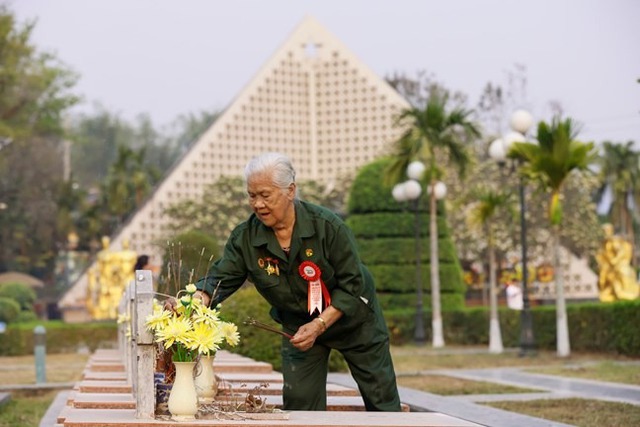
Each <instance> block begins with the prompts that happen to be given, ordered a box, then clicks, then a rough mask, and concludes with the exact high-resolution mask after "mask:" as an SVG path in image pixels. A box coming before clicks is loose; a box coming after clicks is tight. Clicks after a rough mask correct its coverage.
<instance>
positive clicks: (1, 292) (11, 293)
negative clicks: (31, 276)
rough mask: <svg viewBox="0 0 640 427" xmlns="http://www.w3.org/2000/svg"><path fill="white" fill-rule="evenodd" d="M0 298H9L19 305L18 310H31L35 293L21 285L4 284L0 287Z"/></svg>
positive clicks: (26, 286)
mask: <svg viewBox="0 0 640 427" xmlns="http://www.w3.org/2000/svg"><path fill="white" fill-rule="evenodd" d="M0 297H5V298H10V299H12V300H14V301H16V302H17V303H18V304H19V305H20V310H28V311H31V310H33V303H34V302H35V301H36V298H37V296H36V292H35V291H34V290H33V289H31V287H29V286H28V285H25V284H22V283H5V284H4V285H0Z"/></svg>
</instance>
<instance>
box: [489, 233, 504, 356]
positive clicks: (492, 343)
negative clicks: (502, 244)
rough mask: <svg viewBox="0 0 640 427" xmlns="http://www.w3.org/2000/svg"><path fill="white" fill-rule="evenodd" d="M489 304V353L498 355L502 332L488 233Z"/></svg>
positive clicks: (493, 255)
mask: <svg viewBox="0 0 640 427" xmlns="http://www.w3.org/2000/svg"><path fill="white" fill-rule="evenodd" d="M487 250H488V251H489V304H490V310H491V318H490V320H489V353H495V354H500V353H502V351H503V350H504V348H503V346H502V332H501V331H500V319H499V318H498V290H497V289H496V254H495V250H494V249H493V236H492V233H491V231H489V245H488V248H487Z"/></svg>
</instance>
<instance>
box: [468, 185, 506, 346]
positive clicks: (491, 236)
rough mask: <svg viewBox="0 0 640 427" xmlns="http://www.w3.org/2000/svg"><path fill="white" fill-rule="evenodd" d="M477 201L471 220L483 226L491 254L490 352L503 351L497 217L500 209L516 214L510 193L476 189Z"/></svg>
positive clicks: (489, 254) (476, 224) (473, 223)
mask: <svg viewBox="0 0 640 427" xmlns="http://www.w3.org/2000/svg"><path fill="white" fill-rule="evenodd" d="M476 194H477V196H476V197H477V201H476V203H475V204H474V206H473V208H472V209H471V211H470V216H469V221H470V223H471V224H472V225H475V226H478V227H481V228H482V229H483V230H484V231H485V233H486V235H487V252H488V256H489V307H490V308H489V310H490V320H489V352H490V353H502V351H503V350H504V348H503V346H502V333H501V332H500V319H499V317H498V289H497V273H496V272H497V266H496V251H495V228H496V224H495V217H496V215H497V214H498V213H499V211H500V210H506V211H508V212H509V213H511V214H512V216H515V215H514V212H513V206H512V205H511V196H510V194H509V193H503V192H500V191H496V190H493V189H489V188H481V189H478V190H476Z"/></svg>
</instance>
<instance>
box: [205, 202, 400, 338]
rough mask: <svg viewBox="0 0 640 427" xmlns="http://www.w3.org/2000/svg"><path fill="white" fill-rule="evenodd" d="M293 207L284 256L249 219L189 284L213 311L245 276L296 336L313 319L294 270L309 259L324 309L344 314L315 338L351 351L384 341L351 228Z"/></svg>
mask: <svg viewBox="0 0 640 427" xmlns="http://www.w3.org/2000/svg"><path fill="white" fill-rule="evenodd" d="M294 203H295V210H296V221H295V224H294V229H293V235H292V238H291V249H290V253H289V255H288V256H287V255H286V254H285V253H284V251H283V250H282V248H281V247H280V245H279V244H278V241H277V239H276V237H275V234H274V233H273V231H272V230H271V228H269V227H266V226H265V225H264V224H263V223H262V222H261V221H260V220H259V219H258V218H257V217H256V215H255V214H253V215H251V216H250V217H249V219H248V220H247V221H246V222H243V223H242V224H240V225H239V226H237V227H236V228H235V229H234V230H233V232H232V233H231V236H230V237H229V240H228V241H227V244H226V246H225V249H224V253H223V255H222V257H221V258H220V259H219V260H218V261H216V262H215V263H214V264H213V265H212V267H211V269H210V271H209V273H208V275H207V277H205V278H203V279H200V281H198V283H197V284H196V286H197V287H198V288H199V289H204V290H205V291H206V292H207V293H208V294H209V295H213V296H214V297H213V300H212V305H213V306H215V305H217V304H218V303H220V302H222V301H224V300H225V299H226V298H227V297H229V296H230V295H231V294H232V293H233V292H235V291H236V290H237V289H238V288H240V287H241V286H242V284H243V283H244V282H245V280H247V279H248V280H249V281H250V282H252V283H253V284H254V285H255V287H256V289H257V290H258V292H259V293H260V294H261V295H262V296H263V297H264V298H265V299H266V300H267V301H268V302H269V303H270V304H271V306H272V310H271V316H272V317H273V318H274V320H276V321H277V322H278V323H281V324H282V325H283V329H284V330H286V331H288V332H290V333H295V332H296V331H297V329H298V328H299V327H300V326H301V325H303V324H305V323H307V322H309V321H311V320H312V319H313V317H316V316H317V315H318V314H319V313H318V312H317V311H316V312H315V313H313V315H310V314H309V311H308V308H307V293H308V282H307V281H306V280H304V279H303V278H302V276H301V275H300V273H299V271H298V268H299V266H300V264H301V263H302V262H304V261H311V262H313V263H315V264H316V265H317V266H318V267H319V268H320V271H321V278H322V281H323V282H324V284H325V285H326V287H327V289H328V291H329V294H330V295H331V305H332V306H333V307H335V308H337V309H338V310H340V311H341V312H343V316H342V318H341V319H340V320H339V321H338V322H336V323H335V324H334V325H332V327H331V328H329V329H328V330H327V332H325V333H324V334H323V335H321V336H320V337H319V338H318V340H320V341H321V342H325V343H326V344H328V345H330V346H331V347H333V348H338V349H339V347H341V346H340V345H336V344H337V343H338V344H339V342H340V341H341V340H346V341H348V346H352V345H358V344H362V343H371V342H380V341H382V340H385V339H387V338H388V332H387V328H386V324H385V322H384V319H383V317H382V311H381V309H380V307H379V305H378V302H377V299H376V296H375V289H374V284H373V280H372V278H371V276H370V274H369V273H368V271H367V270H366V269H365V267H364V266H363V265H362V262H361V261H360V258H359V256H358V252H357V249H356V244H355V240H354V238H353V235H352V233H351V231H350V230H349V229H348V228H347V226H346V225H345V224H344V222H343V221H342V220H341V219H340V218H339V217H338V216H337V215H336V214H334V213H333V212H331V211H329V210H328V209H325V208H323V207H320V206H316V205H313V204H311V203H307V202H304V201H299V200H296V201H295V202H294ZM218 283H219V285H218ZM216 286H217V289H216V290H215V292H214V289H215V288H216ZM356 330H357V333H355V334H354V333H353V332H356ZM344 344H345V345H346V344H347V343H344Z"/></svg>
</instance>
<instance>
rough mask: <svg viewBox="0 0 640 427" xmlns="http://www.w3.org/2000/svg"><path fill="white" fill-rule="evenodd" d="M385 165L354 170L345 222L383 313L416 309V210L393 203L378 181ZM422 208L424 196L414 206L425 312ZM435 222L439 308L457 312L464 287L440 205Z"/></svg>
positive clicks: (426, 288)
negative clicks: (372, 283) (347, 214)
mask: <svg viewBox="0 0 640 427" xmlns="http://www.w3.org/2000/svg"><path fill="white" fill-rule="evenodd" d="M389 163H390V159H388V158H383V159H379V160H377V161H375V162H373V163H370V164H369V165H366V166H364V167H363V168H362V169H361V170H360V171H359V173H358V175H357V176H356V178H355V180H354V182H353V185H352V187H351V193H350V195H349V216H348V218H347V220H346V222H347V224H348V225H349V227H350V228H351V230H352V231H353V234H354V235H355V238H356V241H357V244H358V250H359V253H360V257H361V258H362V261H363V262H364V263H365V264H366V265H367V266H368V267H369V270H370V271H371V274H372V275H373V277H374V279H375V280H376V286H377V291H378V295H379V299H380V303H381V305H382V307H383V309H384V310H385V311H387V310H396V309H404V308H407V307H415V306H416V246H415V245H416V240H415V235H416V229H415V210H414V209H415V208H416V207H415V206H414V207H411V208H410V207H409V206H407V205H404V206H403V205H402V204H400V203H398V202H396V201H395V200H394V199H393V197H392V195H391V186H389V185H387V184H385V182H384V179H383V177H384V175H385V169H386V167H387V165H388V164H389ZM427 204H428V199H427V197H421V198H420V199H419V205H418V206H417V209H418V215H420V230H419V235H420V242H421V245H422V256H421V264H422V268H421V278H422V286H423V291H424V292H423V297H424V300H423V307H424V308H425V309H427V308H428V307H430V306H431V290H430V289H431V278H430V262H429V209H428V206H427ZM437 222H438V248H439V254H438V255H439V260H440V286H441V289H440V292H441V304H442V309H443V310H453V309H459V308H462V307H464V294H465V292H466V287H465V285H464V282H463V278H462V268H461V266H460V261H459V259H458V255H457V252H456V248H455V245H454V243H453V240H452V239H451V236H450V234H449V228H448V227H447V222H446V218H445V212H444V204H443V203H439V206H438V218H437ZM425 323H429V322H425Z"/></svg>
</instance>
